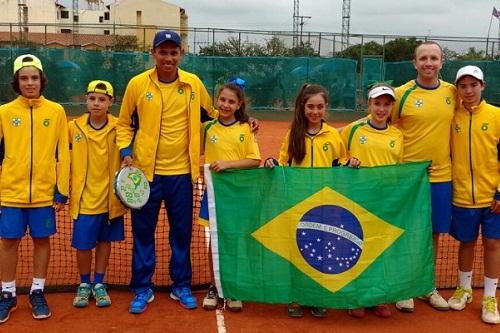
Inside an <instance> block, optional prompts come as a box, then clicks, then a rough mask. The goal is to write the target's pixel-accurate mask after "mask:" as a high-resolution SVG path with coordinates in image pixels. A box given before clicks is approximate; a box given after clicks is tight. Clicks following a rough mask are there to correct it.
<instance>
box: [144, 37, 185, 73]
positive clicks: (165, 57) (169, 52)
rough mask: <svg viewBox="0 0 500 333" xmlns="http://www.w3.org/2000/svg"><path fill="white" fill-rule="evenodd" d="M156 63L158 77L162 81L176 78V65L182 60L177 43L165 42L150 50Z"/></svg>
mask: <svg viewBox="0 0 500 333" xmlns="http://www.w3.org/2000/svg"><path fill="white" fill-rule="evenodd" d="M151 55H152V56H153V59H154V60H155V63H156V70H157V71H158V78H159V79H160V80H162V81H167V82H168V81H173V80H175V79H176V78H177V66H179V64H180V62H181V60H182V51H181V48H180V47H179V46H177V44H175V43H173V42H165V43H162V44H160V45H158V46H157V47H155V48H154V49H153V50H152V51H151Z"/></svg>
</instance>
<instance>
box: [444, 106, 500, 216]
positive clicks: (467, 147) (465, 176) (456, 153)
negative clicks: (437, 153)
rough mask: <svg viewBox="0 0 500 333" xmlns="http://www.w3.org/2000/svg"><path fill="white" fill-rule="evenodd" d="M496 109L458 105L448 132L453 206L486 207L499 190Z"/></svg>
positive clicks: (499, 126)
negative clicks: (468, 108) (469, 107)
mask: <svg viewBox="0 0 500 333" xmlns="http://www.w3.org/2000/svg"><path fill="white" fill-rule="evenodd" d="M499 143H500V108H497V107H494V106H493V105H490V104H487V103H486V102H485V101H482V102H481V103H480V104H479V105H478V106H476V107H474V108H473V109H472V112H470V111H469V110H467V109H465V108H464V107H463V105H462V104H461V105H460V107H459V108H458V110H457V111H456V112H455V118H454V120H453V123H452V133H451V152H452V163H453V164H452V168H453V169H452V170H453V204H454V205H456V206H459V207H465V208H481V207H488V206H489V205H490V204H491V202H492V201H493V199H494V198H495V194H496V193H497V192H499V191H500V184H499V183H500V170H499V163H498V159H499V156H500V155H499V151H498V145H499Z"/></svg>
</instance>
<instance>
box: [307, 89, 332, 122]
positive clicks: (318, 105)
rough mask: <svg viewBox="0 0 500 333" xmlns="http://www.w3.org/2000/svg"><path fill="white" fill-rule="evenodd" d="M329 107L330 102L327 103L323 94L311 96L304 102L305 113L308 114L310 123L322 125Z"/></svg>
mask: <svg viewBox="0 0 500 333" xmlns="http://www.w3.org/2000/svg"><path fill="white" fill-rule="evenodd" d="M327 107H328V104H326V101H325V98H324V97H323V95H322V94H316V95H312V96H311V97H309V98H308V99H307V101H306V103H305V104H304V115H305V116H306V119H307V122H308V125H320V124H321V121H322V119H323V117H324V116H325V113H326V108H327Z"/></svg>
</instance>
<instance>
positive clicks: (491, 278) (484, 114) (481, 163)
mask: <svg viewBox="0 0 500 333" xmlns="http://www.w3.org/2000/svg"><path fill="white" fill-rule="evenodd" d="M455 84H456V86H457V91H458V95H459V97H460V100H461V102H460V104H459V106H458V108H457V110H456V112H455V118H454V120H453V123H452V132H451V151H452V170H453V210H452V226H451V235H452V236H453V237H454V238H455V239H457V240H458V241H460V248H459V252H458V269H459V271H458V280H459V283H458V287H457V289H456V290H455V293H454V294H453V296H452V297H451V298H450V299H449V300H448V304H449V305H450V307H451V308H452V309H454V310H462V309H464V308H465V306H466V305H467V304H468V303H470V302H471V301H472V288H471V280H472V264H473V261H474V248H475V246H476V241H477V238H478V234H479V229H480V228H481V232H482V236H483V247H484V294H483V302H482V320H483V321H484V322H486V323H489V324H500V315H499V313H498V306H497V299H496V289H497V285H498V276H499V275H500V171H499V168H498V158H499V156H500V155H499V153H500V152H499V151H498V147H499V146H498V145H499V143H500V109H499V108H497V107H494V106H493V105H490V104H488V103H486V102H485V101H484V100H483V99H482V97H481V95H482V91H483V90H484V87H485V84H484V76H483V72H482V71H481V69H479V68H478V67H476V66H465V67H462V68H460V69H459V70H458V72H457V76H456V81H455Z"/></svg>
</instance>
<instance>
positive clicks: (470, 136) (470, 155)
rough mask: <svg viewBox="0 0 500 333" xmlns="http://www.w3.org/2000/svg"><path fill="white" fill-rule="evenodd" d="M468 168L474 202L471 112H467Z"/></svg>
mask: <svg viewBox="0 0 500 333" xmlns="http://www.w3.org/2000/svg"><path fill="white" fill-rule="evenodd" d="M469 168H470V176H471V194H472V203H473V204H476V197H475V195H474V170H473V169H472V113H470V114H469Z"/></svg>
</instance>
